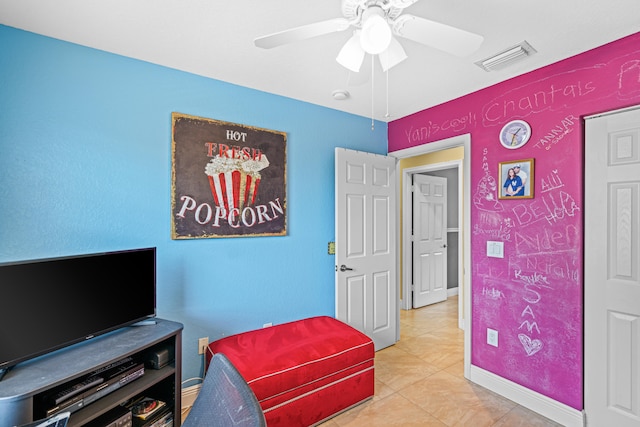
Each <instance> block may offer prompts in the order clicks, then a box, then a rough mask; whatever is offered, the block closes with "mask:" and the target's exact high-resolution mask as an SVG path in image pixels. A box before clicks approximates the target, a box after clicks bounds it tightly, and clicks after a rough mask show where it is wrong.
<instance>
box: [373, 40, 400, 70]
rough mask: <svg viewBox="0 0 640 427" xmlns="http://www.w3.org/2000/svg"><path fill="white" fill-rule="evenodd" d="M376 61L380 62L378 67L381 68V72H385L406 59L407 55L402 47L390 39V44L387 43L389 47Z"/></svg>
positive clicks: (396, 41)
mask: <svg viewBox="0 0 640 427" xmlns="http://www.w3.org/2000/svg"><path fill="white" fill-rule="evenodd" d="M378 59H379V60H380V66H382V71H385V72H386V71H387V70H389V69H390V68H393V67H395V66H396V65H398V64H399V63H401V62H402V61H404V60H405V59H407V53H406V52H405V51H404V49H403V48H402V45H401V44H400V42H399V41H398V40H396V39H395V38H392V39H391V43H389V47H388V48H387V50H385V51H384V52H382V53H381V54H379V55H378Z"/></svg>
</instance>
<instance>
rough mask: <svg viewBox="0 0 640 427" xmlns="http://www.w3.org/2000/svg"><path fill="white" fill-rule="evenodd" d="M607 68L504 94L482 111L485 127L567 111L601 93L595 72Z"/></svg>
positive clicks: (576, 72) (537, 82) (546, 80)
mask: <svg viewBox="0 0 640 427" xmlns="http://www.w3.org/2000/svg"><path fill="white" fill-rule="evenodd" d="M602 67H604V65H596V66H594V67H588V68H583V69H579V70H572V71H570V72H563V73H558V74H555V75H552V76H548V77H545V78H543V79H539V80H535V81H532V82H529V83H527V84H525V85H522V86H519V87H516V88H514V89H511V90H509V91H506V92H504V93H502V94H501V95H500V96H498V97H496V98H494V99H492V100H490V101H489V102H487V103H486V104H485V105H484V106H483V107H482V124H483V125H484V126H496V125H499V124H501V123H504V122H505V120H507V119H508V118H510V117H514V116H515V117H526V116H528V115H530V114H532V113H539V112H541V111H544V110H548V109H561V108H566V106H567V105H568V104H574V103H575V102H576V101H577V100H578V99H579V98H586V97H587V96H588V95H590V94H591V93H592V92H595V91H596V90H597V85H596V83H595V82H593V81H592V78H593V74H594V70H597V69H598V68H602Z"/></svg>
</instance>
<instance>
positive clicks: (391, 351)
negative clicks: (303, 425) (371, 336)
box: [321, 296, 560, 427]
mask: <svg viewBox="0 0 640 427" xmlns="http://www.w3.org/2000/svg"><path fill="white" fill-rule="evenodd" d="M457 301H458V297H457V296H456V297H451V298H449V299H448V300H447V301H445V302H442V303H438V304H434V305H431V306H427V307H424V308H420V309H417V310H410V311H406V310H402V311H401V314H400V341H399V342H398V343H396V344H395V345H393V346H391V347H388V348H385V349H383V350H380V351H378V352H377V353H376V356H375V395H374V397H373V399H371V400H369V401H367V402H365V403H363V404H361V405H358V406H357V407H355V408H352V409H350V410H349V411H346V412H344V413H342V414H340V415H338V416H336V417H334V418H332V419H330V420H328V421H327V422H325V423H323V424H321V427H359V426H363V427H376V426H385V427H386V426H403V427H408V426H439V427H445V426H455V427H459V426H469V427H524V426H535V427H555V426H560V424H556V423H554V422H552V421H550V420H549V419H547V418H544V417H542V416H540V415H538V414H536V413H535V412H532V411H530V410H528V409H526V408H524V407H522V406H519V405H517V404H516V403H514V402H512V401H510V400H508V399H505V398H504V397H501V396H499V395H497V394H495V393H492V392H490V391H489V390H487V389H485V388H483V387H480V386H477V385H475V384H472V383H471V382H469V381H467V380H466V379H465V378H464V376H463V352H464V351H463V339H464V335H463V332H462V330H460V329H458V326H457V325H458V318H457V316H458V303H457Z"/></svg>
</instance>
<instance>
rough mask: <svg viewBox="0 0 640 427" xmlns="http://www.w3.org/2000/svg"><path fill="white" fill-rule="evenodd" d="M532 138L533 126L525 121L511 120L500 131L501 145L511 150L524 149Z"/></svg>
mask: <svg viewBox="0 0 640 427" xmlns="http://www.w3.org/2000/svg"><path fill="white" fill-rule="evenodd" d="M530 137H531V126H529V123H527V122H525V121H524V120H511V121H510V122H509V123H507V124H506V125H504V127H503V128H502V130H501V131H500V143H501V144H502V145H503V146H504V147H505V148H508V149H510V150H513V149H515V148H520V147H522V146H523V145H524V144H526V143H527V141H529V138H530Z"/></svg>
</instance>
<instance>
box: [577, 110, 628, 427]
mask: <svg viewBox="0 0 640 427" xmlns="http://www.w3.org/2000/svg"><path fill="white" fill-rule="evenodd" d="M585 150H586V151H585V388H584V391H585V411H586V416H587V424H588V425H590V426H616V427H631V426H634V427H638V426H640V276H639V275H640V269H639V268H640V109H636V110H630V111H626V112H619V113H616V114H611V115H604V116H601V117H597V118H589V119H588V120H587V121H586V148H585Z"/></svg>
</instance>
